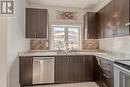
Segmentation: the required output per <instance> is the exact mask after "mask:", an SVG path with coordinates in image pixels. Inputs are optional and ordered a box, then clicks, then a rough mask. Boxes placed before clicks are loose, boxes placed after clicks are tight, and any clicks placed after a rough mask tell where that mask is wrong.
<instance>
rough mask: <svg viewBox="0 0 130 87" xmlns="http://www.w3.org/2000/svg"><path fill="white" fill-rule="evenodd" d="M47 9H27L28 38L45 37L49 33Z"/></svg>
mask: <svg viewBox="0 0 130 87" xmlns="http://www.w3.org/2000/svg"><path fill="white" fill-rule="evenodd" d="M47 19H48V13H47V9H36V8H35V9H34V8H27V9H26V38H44V39H47V35H48V29H47V24H48V21H47Z"/></svg>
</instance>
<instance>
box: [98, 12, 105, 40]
mask: <svg viewBox="0 0 130 87" xmlns="http://www.w3.org/2000/svg"><path fill="white" fill-rule="evenodd" d="M98 37H99V38H104V37H105V15H104V9H101V10H100V11H99V35H98Z"/></svg>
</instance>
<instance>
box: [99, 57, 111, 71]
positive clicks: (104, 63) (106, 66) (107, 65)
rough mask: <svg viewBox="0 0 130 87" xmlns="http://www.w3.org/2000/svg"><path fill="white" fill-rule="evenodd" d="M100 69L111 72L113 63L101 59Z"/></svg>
mask: <svg viewBox="0 0 130 87" xmlns="http://www.w3.org/2000/svg"><path fill="white" fill-rule="evenodd" d="M101 67H102V68H103V69H105V70H108V71H111V70H113V62H112V61H109V60H105V59H102V60H101Z"/></svg>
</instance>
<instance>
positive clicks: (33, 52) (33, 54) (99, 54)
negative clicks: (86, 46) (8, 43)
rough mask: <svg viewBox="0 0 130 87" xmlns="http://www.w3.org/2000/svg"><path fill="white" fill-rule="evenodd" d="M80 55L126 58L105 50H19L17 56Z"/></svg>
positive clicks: (109, 58) (114, 58) (113, 58)
mask: <svg viewBox="0 0 130 87" xmlns="http://www.w3.org/2000/svg"><path fill="white" fill-rule="evenodd" d="M82 55H94V56H97V57H101V58H104V59H108V60H111V61H115V60H125V59H127V58H126V57H125V55H124V54H114V53H107V52H99V51H97V52H94V51H93V52H73V53H71V54H57V52H48V51H46V52H45V51H30V52H20V53H19V56H34V57H37V56H38V57H40V56H48V57H49V56H82Z"/></svg>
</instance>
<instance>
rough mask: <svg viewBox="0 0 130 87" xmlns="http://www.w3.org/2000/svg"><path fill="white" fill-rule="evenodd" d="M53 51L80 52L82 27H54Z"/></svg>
mask: <svg viewBox="0 0 130 87" xmlns="http://www.w3.org/2000/svg"><path fill="white" fill-rule="evenodd" d="M51 36H52V50H66V48H67V49H70V50H80V49H81V28H80V26H70V25H68V26H67V25H64V26H63V25H62V26H61V25H60V26H59V25H53V26H52V35H51Z"/></svg>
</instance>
